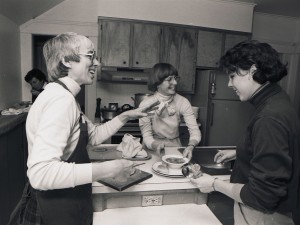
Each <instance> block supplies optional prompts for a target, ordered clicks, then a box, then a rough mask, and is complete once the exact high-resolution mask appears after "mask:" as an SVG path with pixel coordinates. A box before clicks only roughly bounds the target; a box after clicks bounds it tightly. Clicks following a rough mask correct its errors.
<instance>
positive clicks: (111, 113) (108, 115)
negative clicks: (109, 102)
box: [101, 108, 119, 120]
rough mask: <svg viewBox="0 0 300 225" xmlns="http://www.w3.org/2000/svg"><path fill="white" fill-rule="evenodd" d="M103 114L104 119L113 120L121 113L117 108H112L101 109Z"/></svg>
mask: <svg viewBox="0 0 300 225" xmlns="http://www.w3.org/2000/svg"><path fill="white" fill-rule="evenodd" d="M101 114H102V117H103V119H104V120H111V119H113V118H114V117H116V116H117V115H119V112H118V111H116V110H112V109H106V108H104V109H101Z"/></svg>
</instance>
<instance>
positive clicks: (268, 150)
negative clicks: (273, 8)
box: [191, 40, 300, 225]
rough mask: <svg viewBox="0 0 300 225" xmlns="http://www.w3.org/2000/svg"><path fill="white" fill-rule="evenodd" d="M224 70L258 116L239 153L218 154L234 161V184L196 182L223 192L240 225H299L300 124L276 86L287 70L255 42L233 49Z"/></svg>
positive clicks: (204, 189)
mask: <svg viewBox="0 0 300 225" xmlns="http://www.w3.org/2000/svg"><path fill="white" fill-rule="evenodd" d="M221 66H222V68H223V69H224V70H225V72H226V73H227V74H228V76H229V82H228V87H230V88H232V89H233V90H234V91H235V92H236V94H237V95H238V96H239V98H240V100H241V101H248V102H250V103H251V104H252V105H253V106H254V107H255V112H254V115H253V117H252V118H251V120H250V122H249V124H248V126H247V128H246V129H245V133H244V135H242V136H241V138H240V141H239V143H238V144H237V147H236V150H228V151H226V150H223V151H221V152H219V153H217V154H216V155H215V161H216V162H217V163H222V162H226V161H229V160H234V159H235V163H234V167H233V170H232V174H231V177H230V183H229V182H226V181H222V180H221V179H216V178H214V177H212V176H209V175H204V176H202V177H200V178H198V179H191V182H192V183H193V184H195V185H196V186H197V187H198V188H199V189H200V191H202V192H204V193H209V192H212V191H218V192H221V193H223V194H225V195H227V196H229V197H230V198H232V199H233V200H234V202H235V204H234V220H235V224H236V225H243V224H261V225H263V224H264V225H265V224H270V225H271V224H272V225H275V224H278V225H279V224H280V225H282V224H285V225H287V224H294V223H293V219H292V212H293V211H294V210H296V209H297V206H298V207H299V182H300V175H299V174H300V172H299V171H300V158H299V157H300V156H299V147H300V143H299V138H300V124H299V120H298V118H297V113H296V111H295V109H294V107H293V106H292V104H291V102H290V99H289V97H288V95H287V94H286V93H285V92H284V91H283V90H282V89H281V87H280V86H279V85H278V84H277V82H278V81H280V80H281V79H282V78H283V77H284V76H286V75H287V68H286V65H284V64H282V62H281V61H280V59H279V55H278V53H277V51H276V50H274V49H273V48H272V47H271V46H270V45H269V44H267V43H260V42H258V41H254V40H252V41H245V42H241V43H239V44H237V45H236V46H234V47H233V48H231V49H229V50H228V51H227V52H226V54H225V55H224V56H223V57H222V58H221ZM241 116H243V115H241ZM232 122H233V123H234V122H235V121H232ZM229 132H230V131H229ZM293 214H294V216H296V214H295V213H293ZM298 215H299V212H298ZM295 221H296V218H295ZM295 223H296V224H299V221H298V222H295Z"/></svg>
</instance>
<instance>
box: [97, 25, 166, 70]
mask: <svg viewBox="0 0 300 225" xmlns="http://www.w3.org/2000/svg"><path fill="white" fill-rule="evenodd" d="M99 26H100V34H99V40H100V41H99V43H100V46H99V50H100V52H101V53H100V54H101V64H102V66H107V67H126V68H128V67H129V68H131V67H135V68H151V67H152V66H153V65H154V64H155V63H158V62H159V53H160V36H161V31H160V26H159V25H151V24H147V23H133V22H128V21H118V20H111V21H110V20H101V19H100V20H99Z"/></svg>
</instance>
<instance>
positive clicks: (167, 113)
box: [139, 63, 201, 159]
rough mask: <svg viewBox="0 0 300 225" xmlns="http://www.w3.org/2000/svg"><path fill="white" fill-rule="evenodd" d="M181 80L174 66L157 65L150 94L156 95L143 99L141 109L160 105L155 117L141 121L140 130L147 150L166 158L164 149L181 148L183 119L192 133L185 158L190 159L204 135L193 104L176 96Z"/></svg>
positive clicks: (150, 84) (149, 84) (184, 154)
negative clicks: (180, 132) (180, 135)
mask: <svg viewBox="0 0 300 225" xmlns="http://www.w3.org/2000/svg"><path fill="white" fill-rule="evenodd" d="M179 78H180V77H179V76H178V71H177V70H176V69H175V68H174V66H172V65H171V64H168V63H157V64H155V65H154V66H153V68H152V72H151V74H150V77H149V81H148V90H149V91H152V92H154V94H153V95H152V96H150V97H148V98H146V99H144V100H143V101H142V102H141V103H140V106H142V107H143V106H146V105H149V104H151V102H155V101H159V103H160V104H159V106H158V109H157V110H155V111H154V115H153V116H149V117H143V118H141V119H140V120H139V126H140V129H141V132H142V135H143V144H144V145H145V146H146V148H147V149H150V150H154V151H156V152H157V153H158V154H164V147H170V146H182V145H181V142H180V139H179V125H180V123H181V121H182V120H181V119H182V118H183V119H184V122H185V123H186V126H187V127H188V130H189V133H190V139H189V143H188V146H187V147H186V148H185V149H184V151H183V156H184V157H188V158H189V159H191V157H192V152H193V149H194V147H195V146H197V145H198V144H199V142H200V140H201V133H200V130H199V126H198V124H197V121H196V118H195V116H194V112H193V109H192V106H191V104H190V102H189V101H188V100H187V99H186V98H185V97H183V96H181V95H179V94H177V93H176V86H177V82H178V81H179Z"/></svg>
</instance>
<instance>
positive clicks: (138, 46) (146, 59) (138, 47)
mask: <svg viewBox="0 0 300 225" xmlns="http://www.w3.org/2000/svg"><path fill="white" fill-rule="evenodd" d="M160 33H161V32H160V26H158V25H150V24H142V23H140V24H133V46H132V52H133V55H132V66H133V67H136V68H152V67H153V65H154V64H156V63H158V62H159V53H160Z"/></svg>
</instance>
